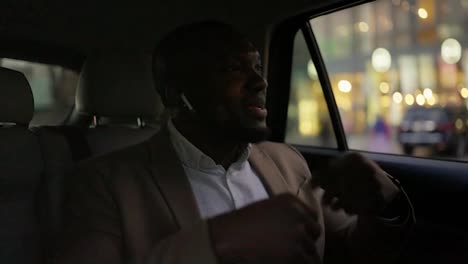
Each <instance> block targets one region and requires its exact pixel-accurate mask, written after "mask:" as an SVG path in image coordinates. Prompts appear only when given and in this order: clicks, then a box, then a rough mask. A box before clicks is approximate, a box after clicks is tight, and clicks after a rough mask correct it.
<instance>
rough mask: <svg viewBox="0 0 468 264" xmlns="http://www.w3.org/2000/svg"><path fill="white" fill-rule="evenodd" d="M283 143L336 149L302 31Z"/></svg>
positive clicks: (296, 45)
mask: <svg viewBox="0 0 468 264" xmlns="http://www.w3.org/2000/svg"><path fill="white" fill-rule="evenodd" d="M286 142H288V143H292V144H298V145H308V146H316V147H327V148H337V143H336V137H335V134H334V132H333V127H332V123H331V121H330V115H329V111H328V107H327V104H326V101H325V97H324V95H323V91H322V86H321V85H320V82H319V80H318V76H317V71H316V69H315V66H314V63H313V62H312V60H311V59H310V53H309V51H308V49H307V45H306V42H305V40H304V36H303V35H302V33H301V31H298V33H297V34H296V37H295V40H294V53H293V62H292V72H291V92H290V97H289V107H288V122H287V127H286Z"/></svg>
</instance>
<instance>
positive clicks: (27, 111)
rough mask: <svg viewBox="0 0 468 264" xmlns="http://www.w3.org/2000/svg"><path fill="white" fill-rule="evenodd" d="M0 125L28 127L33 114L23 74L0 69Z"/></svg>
mask: <svg viewBox="0 0 468 264" xmlns="http://www.w3.org/2000/svg"><path fill="white" fill-rule="evenodd" d="M0 86H1V90H0V91H1V95H0V123H16V124H18V125H28V124H29V122H31V119H32V117H33V114H34V99H33V95H32V91H31V86H29V82H28V80H26V77H25V76H24V74H23V73H21V72H19V71H15V70H11V69H7V68H2V67H0Z"/></svg>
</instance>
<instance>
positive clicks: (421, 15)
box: [418, 8, 429, 19]
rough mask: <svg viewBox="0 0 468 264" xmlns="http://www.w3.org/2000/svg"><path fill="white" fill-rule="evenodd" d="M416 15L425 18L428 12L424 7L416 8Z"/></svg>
mask: <svg viewBox="0 0 468 264" xmlns="http://www.w3.org/2000/svg"><path fill="white" fill-rule="evenodd" d="M418 15H419V17H420V18H422V19H426V18H428V17H429V14H428V13H427V10H426V9H424V8H419V9H418Z"/></svg>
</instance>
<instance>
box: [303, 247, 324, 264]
mask: <svg viewBox="0 0 468 264" xmlns="http://www.w3.org/2000/svg"><path fill="white" fill-rule="evenodd" d="M299 256H300V258H301V260H302V262H300V263H306V264H321V263H322V260H321V258H320V256H319V254H318V252H317V248H316V247H315V243H313V245H310V243H308V242H307V243H304V244H302V246H301V247H300V248H299Z"/></svg>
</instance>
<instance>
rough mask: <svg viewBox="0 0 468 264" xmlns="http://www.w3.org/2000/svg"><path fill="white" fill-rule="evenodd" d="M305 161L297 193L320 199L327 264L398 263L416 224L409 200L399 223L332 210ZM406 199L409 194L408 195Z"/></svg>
mask: <svg viewBox="0 0 468 264" xmlns="http://www.w3.org/2000/svg"><path fill="white" fill-rule="evenodd" d="M296 153H297V154H298V155H299V156H300V158H301V159H302V161H303V167H304V175H305V181H304V182H303V184H301V187H300V190H299V191H298V194H299V196H300V198H301V199H304V200H306V201H307V200H308V199H316V200H317V201H319V204H320V210H321V211H322V215H323V221H324V227H325V254H324V263H325V264H335V263H396V261H397V259H398V257H399V256H400V255H401V252H402V249H403V247H404V245H405V242H406V241H407V240H408V238H409V235H410V234H411V230H412V227H413V225H414V215H413V212H412V210H410V209H411V204H410V201H409V200H407V201H406V202H407V203H408V205H409V206H408V210H409V211H408V214H407V216H406V219H404V220H403V221H401V222H399V223H398V224H395V223H392V222H391V221H386V220H385V219H382V218H378V217H361V216H357V215H349V214H347V213H346V212H345V211H344V210H333V209H331V208H330V206H328V205H327V204H325V203H324V202H323V194H324V190H323V189H321V188H320V186H318V185H317V184H316V183H315V181H314V180H313V176H312V175H311V173H310V170H309V168H308V165H307V162H306V161H305V159H304V158H303V156H302V155H301V154H300V153H299V152H297V151H296ZM405 198H406V199H407V197H406V196H405Z"/></svg>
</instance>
